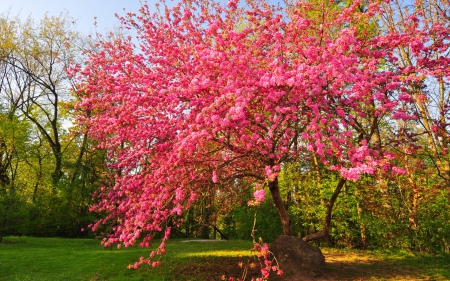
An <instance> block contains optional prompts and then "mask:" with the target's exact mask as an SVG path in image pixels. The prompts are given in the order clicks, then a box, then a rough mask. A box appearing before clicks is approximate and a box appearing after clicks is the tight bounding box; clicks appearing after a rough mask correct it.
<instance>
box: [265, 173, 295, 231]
mask: <svg viewBox="0 0 450 281" xmlns="http://www.w3.org/2000/svg"><path fill="white" fill-rule="evenodd" d="M269 190H270V194H271V195H272V198H273V202H274V203H275V207H276V208H277V211H278V215H279V216H280V219H281V224H282V226H283V233H284V235H289V236H293V235H294V232H293V231H292V223H291V219H290V218H289V215H288V213H287V211H286V208H285V207H284V204H283V200H281V195H280V188H279V186H278V178H275V180H273V181H271V182H269Z"/></svg>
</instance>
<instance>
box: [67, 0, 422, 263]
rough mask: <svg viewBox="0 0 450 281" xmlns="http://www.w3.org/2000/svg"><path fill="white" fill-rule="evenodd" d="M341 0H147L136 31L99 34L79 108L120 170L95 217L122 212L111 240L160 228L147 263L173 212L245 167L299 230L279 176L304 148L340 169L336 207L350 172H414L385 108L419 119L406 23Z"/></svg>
mask: <svg viewBox="0 0 450 281" xmlns="http://www.w3.org/2000/svg"><path fill="white" fill-rule="evenodd" d="M330 2H332V1H330ZM330 2H328V1H317V2H315V1H311V2H310V3H304V2H299V3H298V4H296V5H293V6H287V7H286V9H284V8H277V7H273V6H270V5H268V4H267V3H265V2H264V1H249V3H247V4H245V3H240V2H239V1H237V0H231V1H229V2H228V4H227V5H226V6H222V5H220V4H218V3H215V2H213V1H208V0H183V1H180V2H179V4H177V5H176V6H174V7H172V8H169V7H167V6H166V5H164V2H163V4H162V6H160V7H158V9H157V10H156V12H155V13H152V12H151V11H150V9H149V7H148V6H147V5H145V4H144V5H143V6H142V8H141V10H140V14H138V15H134V14H128V15H127V16H126V17H123V18H121V21H122V23H123V25H124V26H125V27H126V28H129V29H134V30H136V32H137V38H136V39H135V40H136V41H134V40H132V39H131V37H129V38H112V39H111V40H100V42H99V43H98V45H97V49H96V50H95V51H91V52H89V53H88V55H89V59H88V60H87V62H86V64H85V65H84V66H74V69H73V72H74V73H75V74H74V75H77V77H78V81H79V84H80V89H81V90H80V92H79V94H80V95H82V96H83V98H82V101H81V102H80V103H79V104H78V108H79V109H81V110H82V111H83V112H84V113H85V114H84V115H82V116H80V118H79V121H80V123H81V124H82V125H83V126H84V128H86V130H87V131H88V133H89V135H90V136H91V137H92V138H93V139H95V140H96V141H97V142H98V143H99V147H100V148H103V149H106V150H107V151H108V153H109V154H108V155H109V162H108V163H107V164H108V166H109V168H110V170H111V173H112V174H114V181H112V182H111V184H110V185H109V186H104V187H102V188H101V189H100V190H99V192H98V194H97V197H98V203H96V205H94V207H93V209H94V210H95V211H98V212H104V213H106V217H105V218H104V219H102V220H100V221H98V222H97V223H96V224H95V225H94V226H93V228H94V229H96V228H97V227H98V225H100V224H102V223H110V222H112V223H113V225H114V227H113V232H112V233H111V234H110V235H109V237H108V238H107V239H105V240H104V243H105V244H110V243H115V242H119V243H120V244H119V245H121V244H123V245H125V246H129V245H133V244H134V243H135V242H136V240H137V239H138V238H139V237H141V236H144V239H143V241H142V243H141V246H146V247H148V246H149V244H150V242H151V237H152V236H151V234H152V233H154V232H155V231H156V232H161V231H163V232H165V236H164V239H163V242H162V244H161V246H160V247H159V248H158V250H156V251H154V252H152V253H151V254H150V258H149V259H141V261H140V262H139V263H143V262H147V263H149V262H150V261H151V260H152V259H153V257H154V255H157V254H161V253H163V252H164V241H165V239H167V237H168V235H169V233H170V227H168V226H167V222H168V221H172V222H173V223H174V224H175V225H176V224H178V223H179V222H180V221H181V220H182V214H183V212H184V211H185V210H187V209H188V208H189V207H190V205H191V204H192V203H193V202H194V201H195V200H196V198H197V196H198V195H199V194H201V193H202V192H204V191H206V190H208V192H212V193H215V194H223V195H226V196H227V195H229V196H230V197H232V196H231V195H232V194H233V193H234V188H236V183H237V182H238V180H240V179H245V180H246V181H247V182H248V183H250V184H249V185H248V186H250V187H251V188H252V189H253V191H252V192H253V194H254V199H253V200H252V201H251V202H249V204H256V205H257V204H259V203H260V202H261V201H263V200H264V199H265V196H266V193H265V192H266V191H265V187H268V191H270V195H271V197H272V198H273V201H274V203H275V206H276V208H277V211H278V214H279V216H280V218H281V222H282V227H283V231H284V233H285V234H286V235H293V231H292V226H291V222H290V219H289V216H288V214H287V212H286V209H285V207H284V205H283V202H282V200H281V196H280V190H279V186H278V179H277V178H278V172H279V171H280V169H282V168H283V164H284V163H287V162H292V161H297V160H298V159H299V157H302V155H305V154H304V153H303V152H305V151H309V152H312V153H314V154H315V155H316V156H317V158H318V159H319V160H320V161H321V163H323V164H324V165H326V166H327V167H328V168H329V169H331V170H335V171H336V172H337V173H339V174H340V176H341V180H340V181H339V184H338V186H337V187H336V192H335V194H333V198H334V199H333V198H332V200H330V203H329V213H330V217H331V208H332V205H333V203H334V200H335V199H336V197H337V195H338V194H339V191H340V189H341V188H342V186H343V185H344V183H345V181H346V180H358V177H359V176H360V175H361V174H374V173H375V172H376V171H377V170H381V171H391V172H394V173H404V170H402V169H400V168H396V167H394V166H393V165H392V164H391V160H392V155H391V154H389V153H384V152H383V149H381V148H382V147H381V146H382V145H381V143H380V142H379V141H377V140H379V134H378V132H379V130H378V125H379V122H380V120H382V119H386V118H391V119H401V120H412V119H414V116H413V115H411V114H409V113H408V111H405V110H404V108H405V106H406V105H407V104H408V103H410V102H411V99H410V97H409V94H408V93H407V92H406V91H403V89H402V87H401V85H402V79H403V78H402V77H404V75H405V74H404V73H402V72H401V71H398V69H394V70H391V69H390V68H387V67H386V65H388V64H389V63H392V64H395V59H394V58H395V56H394V53H393V50H394V48H395V47H396V46H397V45H398V44H402V43H403V42H404V40H406V39H407V37H401V36H400V35H398V34H386V35H379V36H375V35H373V34H371V33H370V32H369V30H370V29H369V28H368V26H369V25H370V24H371V18H372V17H374V16H375V15H376V14H377V12H379V11H380V10H379V9H378V6H377V5H376V4H373V5H371V6H369V7H368V10H366V11H362V10H361V9H360V7H359V2H358V1H354V3H353V4H352V5H351V6H350V7H347V8H344V7H341V8H339V9H338V8H336V6H335V5H333V4H332V3H330ZM405 38H406V39H405ZM402 40H403V41H402ZM135 42H138V43H139V44H138V45H136V44H135ZM241 188H242V187H241ZM327 219H328V218H327ZM328 225H329V224H328ZM326 231H328V230H327V229H324V231H323V232H321V233H320V234H318V235H315V236H311V237H309V238H307V239H306V240H307V241H308V240H312V239H316V238H321V237H324V235H326ZM139 263H137V264H136V266H137V265H138V264H139ZM153 265H157V262H153Z"/></svg>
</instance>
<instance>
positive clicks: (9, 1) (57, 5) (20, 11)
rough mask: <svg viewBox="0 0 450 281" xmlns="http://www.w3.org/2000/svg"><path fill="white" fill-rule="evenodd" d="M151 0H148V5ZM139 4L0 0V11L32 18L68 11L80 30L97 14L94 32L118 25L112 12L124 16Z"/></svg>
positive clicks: (90, 27)
mask: <svg viewBox="0 0 450 281" xmlns="http://www.w3.org/2000/svg"><path fill="white" fill-rule="evenodd" d="M152 2H153V1H151V0H149V1H148V3H149V5H151V3H152ZM140 6H141V4H140V2H139V0H0V14H3V15H4V14H7V13H8V12H9V14H10V15H11V16H16V15H19V16H20V18H22V19H23V18H26V17H28V16H29V15H31V17H32V18H34V19H35V20H39V19H41V18H43V16H44V14H45V13H46V12H48V14H49V15H54V16H58V15H60V14H61V13H63V12H65V11H68V12H69V15H70V16H71V17H72V18H74V19H75V20H76V22H77V25H76V26H77V28H76V29H77V30H78V31H80V32H82V33H85V34H87V33H90V32H93V31H95V28H94V17H97V31H99V32H104V31H105V30H109V29H111V28H113V27H114V26H115V25H119V22H118V20H117V19H116V17H115V16H114V14H115V13H117V14H119V15H124V11H123V9H124V8H125V9H126V11H127V12H137V11H138V9H139V7H140Z"/></svg>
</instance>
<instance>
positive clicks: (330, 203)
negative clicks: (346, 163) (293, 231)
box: [302, 178, 347, 242]
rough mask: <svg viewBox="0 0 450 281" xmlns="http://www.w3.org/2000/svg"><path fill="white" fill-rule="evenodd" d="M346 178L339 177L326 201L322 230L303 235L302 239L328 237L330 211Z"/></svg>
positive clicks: (306, 240) (307, 240)
mask: <svg viewBox="0 0 450 281" xmlns="http://www.w3.org/2000/svg"><path fill="white" fill-rule="evenodd" d="M346 181H347V180H346V179H344V178H341V179H340V180H339V182H338V184H337V186H336V189H335V190H334V192H333V195H331V198H330V200H329V201H328V203H327V214H326V217H325V225H324V227H323V230H322V231H320V232H317V233H312V234H309V235H306V236H305V237H303V238H302V239H303V241H305V242H309V241H314V240H319V239H322V238H326V237H328V235H329V234H330V229H331V213H332V212H333V205H334V202H336V199H337V197H338V196H339V193H341V190H342V187H344V185H345V182H346Z"/></svg>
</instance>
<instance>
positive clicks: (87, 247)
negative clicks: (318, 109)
mask: <svg viewBox="0 0 450 281" xmlns="http://www.w3.org/2000/svg"><path fill="white" fill-rule="evenodd" d="M155 246H156V244H155ZM251 246H252V245H251V242H249V241H225V242H188V243H186V242H182V240H177V239H174V240H170V241H169V242H168V243H167V246H166V249H167V252H166V254H165V255H163V258H162V265H161V266H160V267H158V268H151V267H149V266H146V265H143V266H141V267H140V268H139V269H138V270H129V269H127V265H128V264H130V263H134V262H135V261H137V260H138V259H139V257H140V256H148V254H149V251H150V250H149V249H142V248H139V247H132V248H122V249H120V250H119V249H117V248H113V249H103V247H102V246H101V245H100V243H99V241H97V240H89V239H64V238H33V237H6V238H5V242H4V243H3V244H0V280H1V281H13V280H14V281H23V280H33V281H44V280H52V281H55V280H56V281H58V280H80V281H81V280H83V281H94V280H155V281H158V280H177V281H178V280H180V281H183V280H184V281H187V280H191V281H194V280H219V279H220V276H221V275H222V274H225V275H227V276H240V274H241V273H242V269H239V268H238V266H237V263H238V262H239V261H242V262H244V263H245V262H246V261H247V260H249V259H250V261H253V259H252V258H250V255H251V252H250V251H249V249H250V248H251ZM323 253H324V255H325V257H326V261H327V265H326V277H327V278H328V279H327V280H450V266H449V265H450V255H437V256H426V255H413V254H411V253H409V252H402V251H391V252H382V251H356V250H336V249H323ZM257 273H258V269H257V267H256V268H255V269H253V271H252V272H251V274H257ZM289 278H290V277H289V276H286V277H283V278H279V279H272V278H271V280H287V281H289V280H290V279H289Z"/></svg>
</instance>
